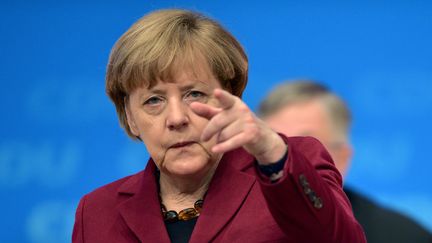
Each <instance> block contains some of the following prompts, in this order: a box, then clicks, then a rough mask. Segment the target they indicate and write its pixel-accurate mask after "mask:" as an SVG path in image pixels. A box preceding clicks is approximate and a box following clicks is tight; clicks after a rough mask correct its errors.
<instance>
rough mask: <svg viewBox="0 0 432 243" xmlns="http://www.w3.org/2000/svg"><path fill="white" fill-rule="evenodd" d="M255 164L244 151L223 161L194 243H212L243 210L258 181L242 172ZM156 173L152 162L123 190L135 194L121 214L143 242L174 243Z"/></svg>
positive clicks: (198, 225) (123, 206)
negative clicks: (251, 164)
mask: <svg viewBox="0 0 432 243" xmlns="http://www.w3.org/2000/svg"><path fill="white" fill-rule="evenodd" d="M251 161H253V157H251V156H250V155H249V154H247V153H246V152H245V151H244V150H242V149H239V150H235V151H232V152H229V153H226V154H225V155H224V156H223V157H222V159H221V161H220V162H219V165H218V168H217V169H216V172H215V174H214V176H213V178H212V181H211V183H210V186H209V189H208V191H207V195H206V197H205V199H204V206H203V209H202V212H201V215H200V216H199V218H198V220H197V223H196V225H195V228H194V230H193V232H192V236H191V239H190V241H189V242H190V243H198V242H210V241H211V240H212V239H213V238H214V237H215V236H216V235H217V234H218V233H219V231H220V230H222V228H223V227H224V226H225V225H226V224H227V223H228V222H229V221H230V219H231V218H232V217H233V216H234V214H235V213H236V212H237V210H238V209H239V208H240V206H241V204H242V203H243V201H244V199H245V198H246V196H247V195H248V193H249V191H250V189H251V188H252V186H253V184H254V183H255V181H256V179H255V177H254V176H251V175H249V174H246V173H244V172H242V171H240V170H241V169H243V168H245V165H250V162H251ZM246 167H247V166H246ZM155 170H156V166H155V164H154V162H153V160H152V159H150V160H149V161H148V163H147V166H146V169H145V170H144V171H143V172H140V173H139V174H138V175H136V176H132V177H131V178H130V179H129V180H128V181H126V182H125V183H124V184H123V185H122V186H121V187H120V188H119V193H120V194H131V196H130V198H128V199H126V200H125V201H124V202H123V203H121V204H120V205H119V211H120V214H121V215H122V217H123V219H124V220H125V222H126V224H127V225H128V227H129V228H130V229H131V230H132V231H133V232H134V233H135V235H136V236H137V237H138V238H139V239H140V240H141V241H142V242H170V240H169V236H168V233H167V231H166V227H165V223H164V221H163V219H162V215H161V211H160V210H161V209H160V202H159V199H158V198H159V196H158V191H157V185H156V179H155V176H154V172H155Z"/></svg>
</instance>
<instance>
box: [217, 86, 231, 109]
mask: <svg viewBox="0 0 432 243" xmlns="http://www.w3.org/2000/svg"><path fill="white" fill-rule="evenodd" d="M214 96H215V97H216V99H217V100H218V101H219V103H220V105H221V108H222V109H224V110H227V109H229V108H231V107H232V106H233V105H234V104H235V101H236V96H234V95H232V94H231V93H229V92H227V91H225V90H223V89H215V90H214Z"/></svg>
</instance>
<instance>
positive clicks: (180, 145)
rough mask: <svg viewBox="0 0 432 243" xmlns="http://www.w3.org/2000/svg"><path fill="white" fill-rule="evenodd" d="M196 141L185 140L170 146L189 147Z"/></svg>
mask: <svg viewBox="0 0 432 243" xmlns="http://www.w3.org/2000/svg"><path fill="white" fill-rule="evenodd" d="M194 143H195V142H194V141H185V142H180V143H175V144H173V145H171V146H170V148H182V147H187V146H189V145H191V144H194Z"/></svg>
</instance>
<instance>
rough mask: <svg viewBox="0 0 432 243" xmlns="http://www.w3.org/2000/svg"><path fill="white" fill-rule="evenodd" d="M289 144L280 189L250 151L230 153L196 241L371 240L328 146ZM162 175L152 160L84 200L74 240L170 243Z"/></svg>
mask: <svg viewBox="0 0 432 243" xmlns="http://www.w3.org/2000/svg"><path fill="white" fill-rule="evenodd" d="M283 139H284V141H285V142H286V144H287V145H288V158H287V160H286V164H285V167H284V176H283V177H282V178H281V179H280V180H279V181H278V182H277V183H273V184H272V183H270V181H269V180H268V178H267V177H265V176H263V175H261V174H260V173H259V172H258V170H257V168H256V167H255V164H254V158H253V157H252V156H251V155H250V154H248V153H247V152H246V151H245V150H243V149H237V150H234V151H231V152H228V153H226V154H224V156H223V158H222V159H221V161H220V162H219V165H218V168H217V170H216V172H215V174H214V176H213V178H212V181H211V183H210V185H209V188H208V191H207V195H206V197H205V200H204V207H203V209H202V213H201V215H200V216H199V218H198V221H197V223H196V225H195V228H194V230H193V232H192V236H191V238H190V242H191V243H202V242H248V243H255V242H324V243H325V242H350V243H357V242H359V243H360V242H366V240H365V237H364V234H363V230H362V228H361V226H360V225H359V224H358V223H357V221H356V220H355V218H354V216H353V213H352V211H351V205H350V203H349V201H348V199H347V197H346V195H345V193H344V192H343V190H342V177H341V175H340V174H339V172H338V171H337V170H336V168H335V166H334V164H333V162H332V160H331V158H330V156H329V154H328V153H327V151H326V150H325V149H324V147H323V146H322V145H321V144H320V143H319V142H318V140H316V139H313V138H304V137H301V138H300V137H297V138H286V137H283ZM155 169H156V166H155V164H154V162H153V161H152V160H151V159H150V160H149V162H148V164H147V166H146V169H145V170H144V171H141V172H139V173H138V174H135V175H132V176H129V177H125V178H123V179H120V180H118V181H116V182H113V183H110V184H108V185H105V186H103V187H101V188H99V189H97V190H95V191H93V192H91V193H89V194H87V195H85V196H84V197H83V198H82V199H81V201H80V203H79V206H78V209H77V212H76V218H75V226H74V230H73V235H72V241H73V242H91V243H96V242H119V243H120V242H152V243H153V242H169V237H168V234H167V231H166V228H165V225H164V222H163V219H162V215H161V211H160V204H159V199H158V192H157V185H156V180H155V177H154V176H155V173H154V172H155ZM299 178H302V179H299ZM317 198H319V200H318V199H317ZM317 201H320V202H322V203H321V205H319V204H318V206H317V204H316V202H317Z"/></svg>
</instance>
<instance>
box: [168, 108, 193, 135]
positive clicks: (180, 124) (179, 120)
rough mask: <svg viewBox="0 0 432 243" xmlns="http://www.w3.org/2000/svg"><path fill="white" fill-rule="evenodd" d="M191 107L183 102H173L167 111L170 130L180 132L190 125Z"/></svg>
mask: <svg viewBox="0 0 432 243" xmlns="http://www.w3.org/2000/svg"><path fill="white" fill-rule="evenodd" d="M188 109H189V106H188V105H187V104H185V103H184V102H181V101H173V102H171V103H170V104H169V109H168V110H167V112H168V114H167V120H166V123H167V127H168V129H170V130H180V129H183V128H185V127H187V126H188V125H189V116H188V112H189V111H188Z"/></svg>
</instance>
